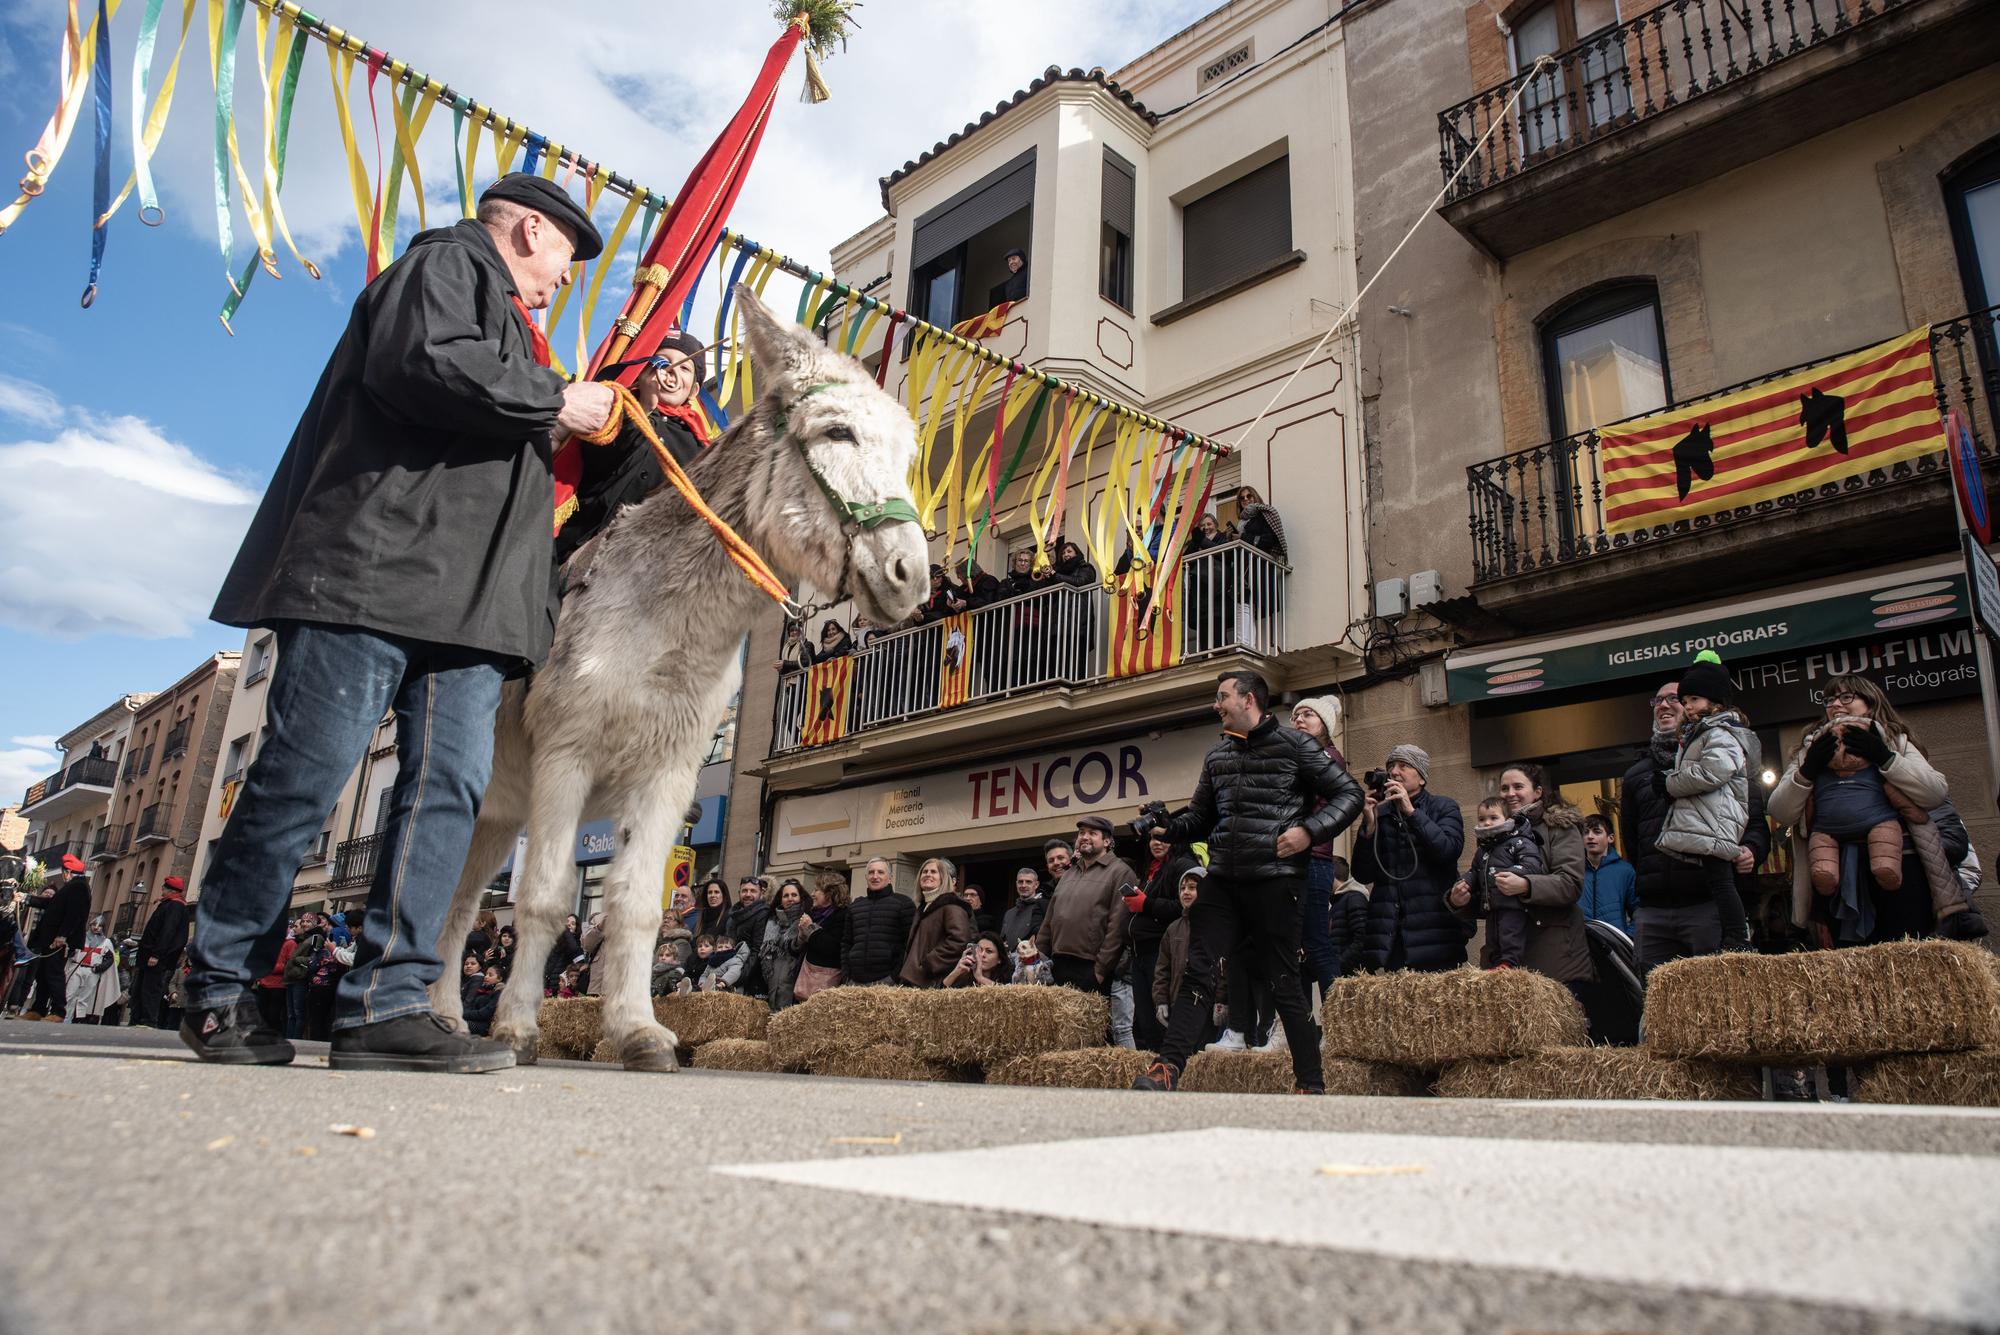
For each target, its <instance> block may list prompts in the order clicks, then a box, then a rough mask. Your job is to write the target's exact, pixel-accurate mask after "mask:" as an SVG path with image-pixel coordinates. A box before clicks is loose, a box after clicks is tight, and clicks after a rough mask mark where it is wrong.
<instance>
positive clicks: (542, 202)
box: [479, 172, 604, 260]
mask: <svg viewBox="0 0 2000 1335" xmlns="http://www.w3.org/2000/svg"><path fill="white" fill-rule="evenodd" d="M489 199H504V200H507V201H508V202H510V203H514V204H519V205H521V206H522V207H524V208H530V209H533V210H535V212H537V213H543V214H547V215H548V216H549V217H551V218H553V219H555V220H556V221H557V222H559V223H561V224H562V225H563V226H564V227H567V228H568V229H569V230H570V231H571V232H573V233H575V234H576V257H577V258H578V259H579V260H594V259H596V258H597V257H598V255H599V254H601V253H602V252H603V250H604V238H603V237H602V236H600V235H598V231H597V224H595V223H593V222H592V221H591V220H590V215H589V214H588V213H585V212H584V211H583V206H582V205H581V204H578V203H577V202H576V201H575V200H574V199H571V198H570V196H569V191H567V190H565V189H563V188H562V187H561V186H559V185H557V184H556V183H555V182H554V181H546V180H543V179H542V178H541V177H539V176H536V175H535V174H534V173H532V172H509V173H507V174H506V175H505V176H503V177H501V178H500V179H499V180H497V181H495V182H494V183H493V184H492V185H490V186H487V187H486V193H485V194H483V195H481V196H480V197H479V202H480V203H481V204H484V203H485V202H486V201H487V200H489Z"/></svg>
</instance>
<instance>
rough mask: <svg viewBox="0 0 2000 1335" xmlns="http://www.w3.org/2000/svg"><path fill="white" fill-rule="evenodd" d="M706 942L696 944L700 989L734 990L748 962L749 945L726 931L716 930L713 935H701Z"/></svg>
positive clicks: (713, 990) (714, 990)
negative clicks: (699, 955) (698, 958)
mask: <svg viewBox="0 0 2000 1335" xmlns="http://www.w3.org/2000/svg"><path fill="white" fill-rule="evenodd" d="M702 940H703V941H706V942H707V943H708V944H707V945H706V946H705V947H700V946H698V949H700V952H701V984H700V986H701V990H702V991H704V992H734V991H735V990H736V984H737V982H738V980H740V979H741V978H742V977H743V970H744V968H745V967H746V966H747V965H748V964H749V963H750V945H749V943H748V942H743V943H740V944H739V943H738V942H736V941H733V940H731V939H730V936H729V934H728V933H727V932H717V933H716V934H715V935H714V936H713V937H703V938H702Z"/></svg>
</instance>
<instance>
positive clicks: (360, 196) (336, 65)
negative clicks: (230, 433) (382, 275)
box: [326, 43, 375, 249]
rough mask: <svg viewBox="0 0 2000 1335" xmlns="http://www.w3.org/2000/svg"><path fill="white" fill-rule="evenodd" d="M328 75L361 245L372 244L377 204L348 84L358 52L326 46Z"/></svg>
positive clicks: (365, 246)
mask: <svg viewBox="0 0 2000 1335" xmlns="http://www.w3.org/2000/svg"><path fill="white" fill-rule="evenodd" d="M326 67H327V75H328V77H329V78H330V79H331V80H332V81H333V111H334V116H335V118H336V119H338V120H339V122H340V146H341V147H342V148H343V149H345V150H346V151H347V184H348V188H349V189H350V190H351V191H352V192H353V194H354V221H355V224H356V225H357V226H359V227H360V228H361V245H362V248H363V249H366V248H367V246H368V220H369V219H370V218H371V217H372V216H373V215H374V211H375V206H374V203H373V200H372V198H371V195H370V190H369V185H368V165H367V164H366V163H365V162H363V161H362V160H361V150H360V148H359V147H357V146H356V145H355V142H354V117H353V116H352V115H350V114H349V113H348V110H347V85H348V83H349V81H351V80H352V79H353V77H354V53H353V52H351V51H349V50H348V49H347V48H346V47H344V46H337V45H334V44H332V43H328V44H327V48H326Z"/></svg>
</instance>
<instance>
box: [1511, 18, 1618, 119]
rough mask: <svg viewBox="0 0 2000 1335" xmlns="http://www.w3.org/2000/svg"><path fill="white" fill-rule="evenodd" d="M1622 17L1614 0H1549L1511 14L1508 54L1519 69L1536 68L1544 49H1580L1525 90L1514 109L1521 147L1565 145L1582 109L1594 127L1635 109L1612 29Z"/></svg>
mask: <svg viewBox="0 0 2000 1335" xmlns="http://www.w3.org/2000/svg"><path fill="white" fill-rule="evenodd" d="M1617 23H1618V5H1617V3H1616V0H1547V3H1544V4H1538V5H1534V6H1533V7H1531V8H1528V9H1526V10H1523V11H1522V12H1520V13H1518V14H1516V15H1515V16H1514V17H1513V19H1512V20H1510V27H1511V29H1512V34H1511V36H1510V37H1509V39H1508V54H1509V55H1510V56H1512V58H1513V62H1514V73H1515V75H1516V76H1519V75H1521V74H1525V73H1527V72H1528V71H1529V70H1531V69H1533V68H1534V64H1535V61H1536V60H1537V59H1539V58H1540V57H1542V56H1552V55H1559V54H1560V53H1562V52H1565V51H1570V52H1574V54H1573V55H1572V56H1571V57H1570V58H1569V59H1568V60H1564V61H1561V62H1559V63H1556V64H1551V65H1549V66H1548V67H1546V68H1545V69H1543V70H1542V71H1541V72H1540V73H1539V74H1537V75H1535V77H1534V78H1533V79H1531V80H1529V82H1528V85H1527V87H1526V88H1524V89H1523V90H1522V92H1521V103H1520V109H1519V110H1518V111H1517V112H1516V113H1515V114H1516V115H1518V116H1519V117H1520V121H1521V147H1522V150H1523V152H1525V153H1527V154H1528V155H1530V156H1532V155H1534V154H1536V153H1541V152H1544V151H1546V150H1548V149H1552V148H1558V147H1561V146H1562V145H1563V142H1564V141H1565V140H1567V139H1568V138H1569V137H1570V128H1571V127H1570V118H1571V116H1572V115H1573V114H1575V113H1582V115H1583V116H1584V119H1585V121H1586V123H1587V124H1588V126H1589V127H1590V128H1591V129H1596V128H1598V127H1600V126H1603V125H1607V124H1609V123H1611V122H1612V121H1615V120H1617V119H1618V118H1620V117H1622V116H1625V115H1628V114H1630V112H1631V110H1632V81H1631V78H1630V77H1629V76H1628V75H1627V73H1626V71H1625V44H1624V42H1622V41H1619V40H1615V39H1614V38H1612V37H1611V36H1610V35H1609V34H1608V30H1609V29H1611V28H1613V27H1616V26H1617ZM1571 84H1574V85H1575V88H1574V90H1573V91H1574V96H1573V97H1572V96H1571V93H1572V89H1571Z"/></svg>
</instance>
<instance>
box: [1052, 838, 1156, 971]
mask: <svg viewBox="0 0 2000 1335" xmlns="http://www.w3.org/2000/svg"><path fill="white" fill-rule="evenodd" d="M1138 880H1139V875H1138V873H1137V872H1135V871H1133V870H1132V868H1131V867H1129V866H1127V865H1126V863H1125V860H1124V859H1123V858H1120V857H1118V856H1116V855H1115V854H1113V853H1112V851H1111V822H1110V821H1108V820H1106V819H1105V818H1104V817H1102V816H1085V817H1083V818H1082V819H1081V820H1079V821H1077V823H1076V857H1075V859H1074V860H1073V861H1071V863H1070V866H1069V870H1068V871H1066V872H1064V873H1063V875H1062V879H1061V880H1060V881H1057V882H1056V888H1055V893H1054V894H1053V896H1051V898H1050V900H1049V911H1048V914H1047V916H1046V917H1044V918H1043V919H1042V930H1041V931H1040V932H1039V933H1037V934H1036V937H1035V941H1036V944H1037V945H1038V946H1039V947H1040V948H1041V952H1042V954H1043V955H1044V956H1046V957H1047V959H1048V961H1049V967H1050V970H1051V972H1053V973H1054V975H1055V980H1056V982H1057V983H1059V984H1061V985H1062V986H1064V987H1073V988H1076V989H1077V990H1078V991H1082V992H1103V991H1104V990H1105V989H1106V988H1107V987H1108V986H1109V985H1110V982H1111V976H1112V974H1113V973H1114V972H1115V971H1116V970H1117V968H1118V957H1119V955H1121V954H1122V953H1124V950H1125V921H1126V919H1127V918H1128V917H1130V916H1131V915H1130V914H1128V913H1127V912H1126V910H1125V902H1124V900H1123V898H1122V897H1121V892H1122V891H1123V889H1124V888H1125V887H1126V886H1128V885H1134V884H1136V883H1137V882H1138Z"/></svg>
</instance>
